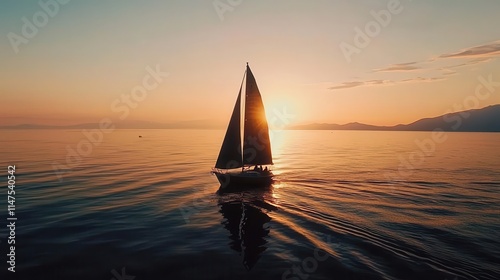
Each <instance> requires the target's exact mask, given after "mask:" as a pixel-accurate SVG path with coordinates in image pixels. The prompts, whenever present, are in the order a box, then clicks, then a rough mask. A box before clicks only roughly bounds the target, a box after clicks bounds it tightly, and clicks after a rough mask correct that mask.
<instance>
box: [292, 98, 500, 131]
mask: <svg viewBox="0 0 500 280" xmlns="http://www.w3.org/2000/svg"><path fill="white" fill-rule="evenodd" d="M288 129H293V130H386V131H432V130H435V129H441V130H443V131H462V132H500V104H498V105H493V106H488V107H485V108H482V109H474V110H467V111H462V112H455V113H450V114H446V115H442V116H439V117H434V118H425V119H420V120H418V121H415V122H412V123H410V124H398V125H394V126H376V125H369V124H362V123H357V122H354V123H348V124H342V125H340V124H328V123H314V124H307V125H297V126H293V127H290V128H288Z"/></svg>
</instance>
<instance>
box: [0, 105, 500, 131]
mask: <svg viewBox="0 0 500 280" xmlns="http://www.w3.org/2000/svg"><path fill="white" fill-rule="evenodd" d="M115 125H116V128H117V129H162V128H163V129H181V128H184V129H224V128H225V127H226V125H227V124H225V123H223V122H217V121H213V120H195V121H182V122H175V123H156V122H147V121H118V122H115ZM98 127H99V124H98V123H83V124H76V125H66V126H51V125H36V124H20V125H14V126H0V129H91V128H98ZM287 129H292V130H386V131H432V130H434V129H442V130H444V131H463V132H500V104H498V105H492V106H488V107H485V108H482V109H474V110H467V111H462V112H456V113H450V114H447V115H442V116H439V117H434V118H424V119H420V120H418V121H415V122H412V123H410V124H398V125H395V126H377V125H369V124H362V123H358V122H353V123H348V124H342V125H340V124H328V123H314V124H307V125H297V126H292V127H288V128H287Z"/></svg>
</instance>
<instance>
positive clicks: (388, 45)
mask: <svg viewBox="0 0 500 280" xmlns="http://www.w3.org/2000/svg"><path fill="white" fill-rule="evenodd" d="M499 11H500V1H498V0H482V1H471V0H442V1H434V0H433V1H431V0H420V1H417V0H413V1H411V0H400V1H398V0H358V1H347V0H345V1H340V0H317V1H304V0H286V1H285V0H276V1H264V0H254V1H249V0H215V1H214V0H191V1H186V0H172V1H161V0H145V1H131V0H121V1H118V0H101V1H96V0H87V1H82V0H38V1H12V0H11V1H1V2H0V36H1V37H0V38H1V39H0V50H1V52H0V104H1V111H0V125H17V124H26V123H34V124H46V125H67V124H78V123H87V122H97V121H99V120H101V119H103V118H111V119H112V120H115V121H123V122H125V121H151V122H159V123H169V122H178V121H196V120H213V121H214V122H216V123H217V122H220V123H222V124H226V123H227V122H228V121H229V117H230V114H231V111H232V109H233V106H234V102H235V101H236V97H237V93H238V90H239V86H240V83H241V80H242V78H243V73H244V71H245V65H246V62H249V65H250V67H251V69H252V72H253V74H254V76H255V78H256V80H257V83H258V86H259V89H260V91H261V94H262V98H263V101H264V104H265V107H266V112H267V117H268V120H269V119H274V120H279V121H281V122H282V123H283V125H293V124H307V123H338V124H344V123H349V122H362V123H368V124H374V125H395V124H399V123H410V122H413V121H415V120H417V119H420V118H423V117H434V116H439V115H442V114H445V113H447V112H449V111H460V110H464V109H473V108H482V107H486V106H489V105H492V104H499V103H500V84H499V83H500V60H499V59H498V57H499V56H500V31H499V29H498V26H500V17H499V16H498V13H499ZM496 81H498V82H496ZM283 116H286V117H283Z"/></svg>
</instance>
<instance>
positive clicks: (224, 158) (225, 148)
mask: <svg viewBox="0 0 500 280" xmlns="http://www.w3.org/2000/svg"><path fill="white" fill-rule="evenodd" d="M242 85H243V84H242ZM241 88H242V87H240V92H239V94H238V99H236V104H235V105H234V110H233V114H232V115H231V120H230V121H229V125H228V126H227V131H226V136H225V137H224V142H223V143H222V147H221V149H220V152H219V157H218V158H217V162H216V163H215V167H216V168H221V169H231V168H238V167H242V166H243V158H242V155H241V124H240V123H241Z"/></svg>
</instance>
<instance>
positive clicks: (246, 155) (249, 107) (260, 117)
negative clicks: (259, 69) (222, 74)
mask: <svg viewBox="0 0 500 280" xmlns="http://www.w3.org/2000/svg"><path fill="white" fill-rule="evenodd" d="M245 93H246V96H245V97H246V98H245V127H244V134H243V135H244V136H243V140H244V142H243V163H244V165H265V164H273V158H272V154H271V142H270V140H269V128H268V125H267V120H266V112H265V111H264V104H263V103H262V97H261V96H260V92H259V88H258V87H257V82H255V78H254V76H253V74H252V71H251V70H250V67H249V66H248V65H247V81H246V91H245Z"/></svg>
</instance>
